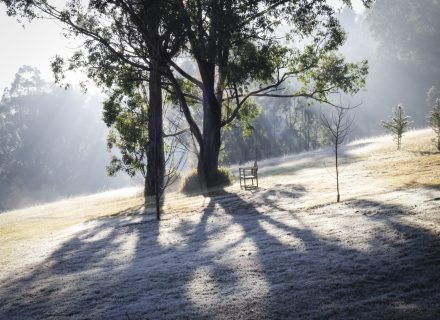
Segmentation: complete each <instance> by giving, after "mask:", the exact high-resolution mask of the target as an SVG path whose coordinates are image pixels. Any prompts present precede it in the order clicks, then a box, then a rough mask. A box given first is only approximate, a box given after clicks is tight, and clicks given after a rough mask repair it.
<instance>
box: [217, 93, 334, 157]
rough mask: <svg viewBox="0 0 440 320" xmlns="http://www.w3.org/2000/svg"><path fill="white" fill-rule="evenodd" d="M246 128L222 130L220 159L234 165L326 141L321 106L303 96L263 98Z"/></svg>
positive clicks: (245, 125) (299, 149)
mask: <svg viewBox="0 0 440 320" xmlns="http://www.w3.org/2000/svg"><path fill="white" fill-rule="evenodd" d="M260 103H261V104H262V107H260V109H259V111H260V113H259V114H258V115H257V116H256V117H255V120H253V122H252V125H251V126H250V127H249V125H247V124H243V123H241V124H240V123H239V124H237V125H235V126H233V127H231V128H228V129H227V130H225V132H224V134H223V137H224V139H223V147H222V152H221V161H222V163H223V164H228V165H230V164H236V163H243V162H248V161H254V160H261V159H267V158H272V157H279V156H283V155H288V154H293V153H298V152H302V151H309V150H313V149H316V148H319V147H321V146H324V145H326V144H327V143H328V142H329V136H328V133H327V132H326V131H325V128H324V127H323V126H322V123H321V121H320V113H321V111H320V109H318V107H317V106H312V105H308V103H307V101H306V100H304V99H296V100H291V99H284V100H280V99H265V100H262V101H261V102H260Z"/></svg>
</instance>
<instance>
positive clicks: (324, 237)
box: [0, 130, 440, 319]
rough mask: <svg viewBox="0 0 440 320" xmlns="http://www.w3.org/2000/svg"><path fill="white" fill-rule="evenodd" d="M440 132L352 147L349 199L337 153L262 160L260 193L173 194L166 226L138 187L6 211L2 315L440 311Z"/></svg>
mask: <svg viewBox="0 0 440 320" xmlns="http://www.w3.org/2000/svg"><path fill="white" fill-rule="evenodd" d="M430 139H431V134H430V133H429V131H427V130H424V131H415V132H411V133H409V134H408V135H407V136H406V137H405V140H404V142H405V144H404V146H403V148H404V150H402V151H395V150H393V144H392V141H390V138H389V137H383V138H377V139H370V140H365V141H360V142H357V143H354V144H351V145H349V146H347V147H346V148H345V149H344V157H343V160H344V163H345V164H344V165H343V171H342V182H343V184H342V190H341V194H342V197H343V200H344V201H343V202H341V203H339V204H336V203H334V198H335V193H334V180H333V177H332V157H331V154H330V153H329V152H327V151H326V150H323V151H318V152H314V153H308V154H307V153H306V154H303V155H298V156H292V157H288V158H285V159H282V160H271V161H270V162H269V161H268V162H266V163H264V162H263V163H261V165H260V166H261V171H262V176H263V177H262V179H261V186H262V187H261V188H260V189H259V190H258V191H256V192H248V191H246V192H245V191H240V190H239V187H238V186H237V185H233V186H231V187H229V188H226V190H218V191H216V192H212V193H210V194H207V195H205V196H202V195H197V196H193V197H186V196H183V195H180V194H169V195H167V197H166V200H165V203H164V209H165V212H166V214H165V215H164V219H163V221H161V222H159V223H158V222H156V221H154V219H153V214H152V212H151V209H149V208H147V214H143V212H144V210H143V208H142V199H141V198H140V197H138V196H136V195H135V194H133V193H132V194H127V195H124V196H122V195H119V196H117V195H116V194H113V195H110V196H92V197H89V198H87V197H85V198H84V197H83V198H80V199H77V200H75V199H72V200H69V201H67V202H61V203H58V204H52V205H48V206H43V207H35V208H30V209H27V210H22V211H17V212H9V213H6V214H2V215H0V243H2V246H1V247H0V250H1V252H0V254H1V256H2V261H1V264H0V318H2V319H28V318H31V319H64V318H69V319H87V318H89V319H124V318H125V319H283V318H286V319H287V318H289V319H292V318H298V319H438V318H440V282H439V281H438V279H440V210H439V207H440V206H439V205H440V190H438V189H437V186H438V182H437V180H436V179H438V178H437V177H438V174H439V171H440V170H439V167H438V164H439V162H438V161H439V154H438V153H436V152H434V151H433V150H432V149H429V148H430V146H429V142H430ZM429 150H430V151H429ZM430 167H431V168H430ZM397 169H398V170H399V172H400V173H399V174H396V170H397ZM93 197H95V198H93ZM3 244H6V245H3Z"/></svg>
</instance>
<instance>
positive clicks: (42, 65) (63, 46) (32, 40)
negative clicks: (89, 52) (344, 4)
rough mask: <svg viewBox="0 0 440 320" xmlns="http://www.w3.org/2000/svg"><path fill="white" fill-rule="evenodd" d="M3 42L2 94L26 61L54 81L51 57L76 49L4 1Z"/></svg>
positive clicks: (55, 29)
mask: <svg viewBox="0 0 440 320" xmlns="http://www.w3.org/2000/svg"><path fill="white" fill-rule="evenodd" d="M336 1H337V0H330V2H336ZM354 10H355V11H356V12H358V13H359V12H362V5H361V4H360V0H355V1H354ZM0 43H1V44H2V45H1V47H0V48H1V50H0V96H1V95H2V93H3V90H4V89H5V88H6V87H7V86H8V85H10V83H11V82H12V81H13V79H14V75H15V73H16V72H17V71H18V69H19V68H20V67H21V66H22V65H25V64H26V65H31V66H33V67H36V68H38V69H39V70H40V71H41V72H42V74H43V77H44V78H47V79H48V80H50V81H53V76H52V72H51V69H50V61H51V59H52V58H53V57H54V56H55V55H57V54H59V55H61V56H68V55H69V53H71V52H72V51H73V50H74V49H75V45H74V44H73V43H72V42H71V41H69V40H67V39H66V38H64V37H63V36H62V28H61V26H60V25H58V24H56V23H55V22H54V21H49V20H45V21H41V20H39V21H33V22H32V23H30V24H29V23H25V26H24V27H23V26H22V24H20V23H18V22H17V20H16V19H15V18H11V17H8V16H7V15H6V8H5V6H4V5H3V4H0Z"/></svg>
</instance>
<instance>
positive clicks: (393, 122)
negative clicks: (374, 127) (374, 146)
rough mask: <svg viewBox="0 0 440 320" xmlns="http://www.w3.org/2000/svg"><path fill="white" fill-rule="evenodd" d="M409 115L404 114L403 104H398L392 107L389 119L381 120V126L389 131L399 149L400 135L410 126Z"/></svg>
mask: <svg viewBox="0 0 440 320" xmlns="http://www.w3.org/2000/svg"><path fill="white" fill-rule="evenodd" d="M410 119H411V117H410V116H407V115H406V114H405V110H404V109H403V105H401V104H399V105H397V107H395V108H393V114H392V116H390V120H389V121H382V127H384V128H385V129H386V130H387V131H389V132H390V133H391V135H392V136H393V138H394V140H395V141H396V143H397V150H400V145H401V144H402V136H403V134H404V133H405V132H406V131H408V129H409V127H410V126H411V120H410Z"/></svg>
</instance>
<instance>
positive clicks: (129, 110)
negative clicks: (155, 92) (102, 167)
mask: <svg viewBox="0 0 440 320" xmlns="http://www.w3.org/2000/svg"><path fill="white" fill-rule="evenodd" d="M103 106H104V112H103V119H104V122H105V123H106V125H107V126H108V127H109V128H110V132H109V134H108V137H107V148H108V150H109V151H111V150H112V149H113V148H117V149H118V151H119V152H120V155H119V156H113V157H112V160H111V162H110V165H109V166H108V167H107V172H108V174H109V175H115V174H116V173H117V172H119V171H124V172H126V173H127V174H128V175H130V176H134V175H135V174H136V173H138V172H139V173H141V174H142V175H143V176H144V177H146V175H147V169H146V166H147V147H148V118H147V108H148V101H147V100H146V97H145V96H143V95H142V94H141V93H139V92H133V93H132V95H131V96H126V95H125V94H124V92H123V91H121V90H116V91H115V92H114V93H113V95H112V96H110V97H109V98H108V99H107V100H106V101H105V102H104V104H103Z"/></svg>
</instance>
